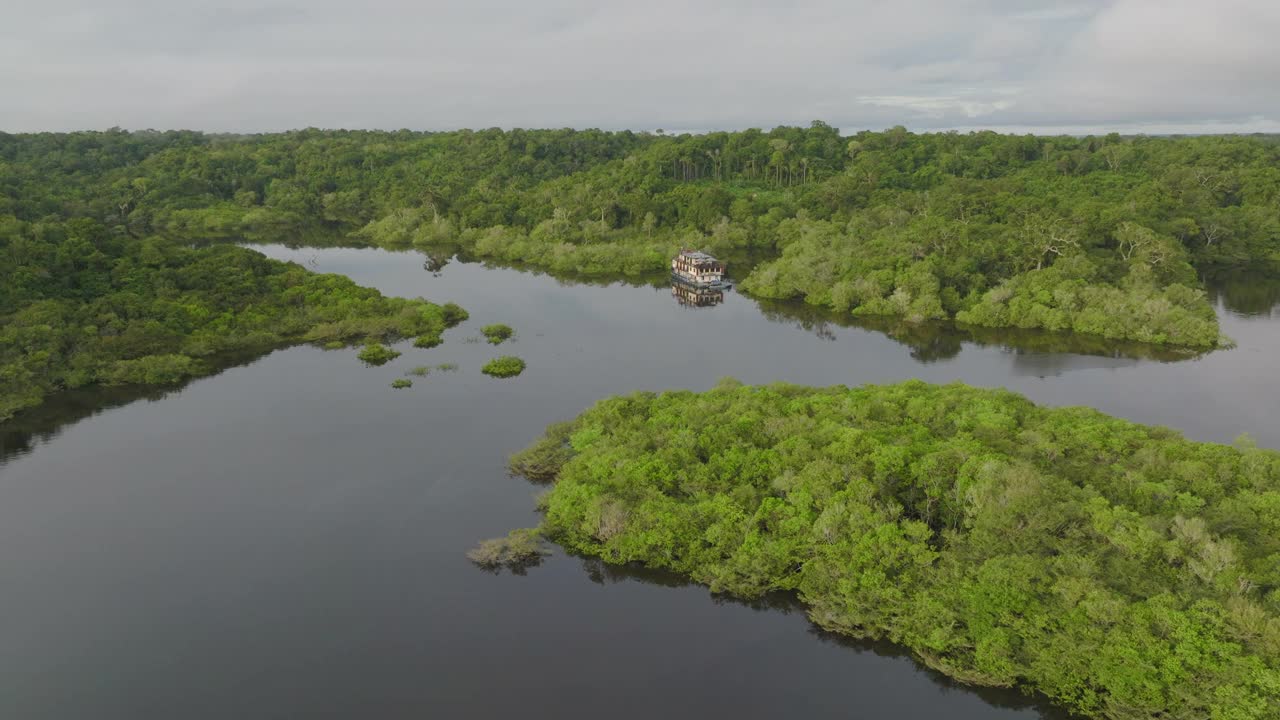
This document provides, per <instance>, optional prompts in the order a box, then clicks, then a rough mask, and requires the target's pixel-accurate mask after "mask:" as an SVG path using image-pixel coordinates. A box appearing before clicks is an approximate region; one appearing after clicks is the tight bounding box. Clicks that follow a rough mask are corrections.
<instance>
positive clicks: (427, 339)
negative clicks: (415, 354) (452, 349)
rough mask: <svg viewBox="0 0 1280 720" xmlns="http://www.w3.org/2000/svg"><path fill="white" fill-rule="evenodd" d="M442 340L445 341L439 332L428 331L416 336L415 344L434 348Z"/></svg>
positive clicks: (419, 346) (415, 345)
mask: <svg viewBox="0 0 1280 720" xmlns="http://www.w3.org/2000/svg"><path fill="white" fill-rule="evenodd" d="M442 342H444V339H443V338H441V337H440V334H439V333H428V334H426V335H419V336H418V337H416V338H414V339H413V346H414V347H416V348H433V347H435V346H437V345H439V344H440V343H442Z"/></svg>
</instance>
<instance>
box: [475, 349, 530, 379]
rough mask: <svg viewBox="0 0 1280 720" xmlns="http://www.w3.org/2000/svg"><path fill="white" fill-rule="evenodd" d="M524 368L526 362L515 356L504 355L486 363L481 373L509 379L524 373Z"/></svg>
mask: <svg viewBox="0 0 1280 720" xmlns="http://www.w3.org/2000/svg"><path fill="white" fill-rule="evenodd" d="M524 367H525V365H524V360H521V359H520V358H518V357H516V356H514V355H502V356H500V357H496V358H494V359H492V360H490V361H489V362H487V363H485V364H484V367H482V368H480V372H483V373H484V374H485V375H492V376H494V377H500V378H507V377H515V376H516V375H519V374H520V373H522V372H524Z"/></svg>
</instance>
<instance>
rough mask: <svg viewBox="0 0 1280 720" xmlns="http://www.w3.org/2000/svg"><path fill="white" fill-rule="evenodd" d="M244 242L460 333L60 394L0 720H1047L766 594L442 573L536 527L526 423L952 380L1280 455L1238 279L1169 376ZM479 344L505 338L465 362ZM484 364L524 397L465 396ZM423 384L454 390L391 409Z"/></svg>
mask: <svg viewBox="0 0 1280 720" xmlns="http://www.w3.org/2000/svg"><path fill="white" fill-rule="evenodd" d="M262 249H263V250H264V252H267V253H268V254H269V255H271V256H272V257H277V258H282V259H293V260H297V261H299V262H302V263H304V264H306V265H307V266H308V267H312V268H314V269H317V270H320V271H329V272H341V273H344V274H347V275H350V276H351V277H353V278H354V279H355V280H356V281H357V282H359V283H361V284H368V285H373V286H376V287H378V288H380V289H381V290H383V291H384V292H387V293H391V294H398V295H408V296H415V295H422V296H425V297H428V298H430V299H433V300H439V301H445V300H453V301H456V302H458V303H460V304H462V305H463V306H464V307H466V308H467V309H468V310H469V311H470V312H471V317H472V319H471V320H470V321H468V322H467V323H465V324H464V325H462V326H460V327H458V328H455V329H452V330H450V331H448V332H447V333H446V335H445V339H446V342H445V344H444V345H443V346H441V347H438V348H433V349H429V350H421V349H415V348H413V347H411V346H410V345H409V344H407V343H405V344H402V345H401V346H399V349H401V350H402V351H403V352H404V355H403V356H402V357H400V358H399V359H398V360H396V361H394V362H392V363H390V364H388V365H386V366H384V367H379V368H368V367H364V366H363V365H362V364H361V363H360V362H359V361H358V360H357V359H356V357H355V351H354V350H344V351H328V352H326V351H323V350H320V349H318V348H314V347H307V346H303V347H295V348H290V349H287V350H281V351H277V352H274V353H271V354H270V355H267V356H266V357H262V358H258V359H251V360H247V361H246V362H245V364H242V365H239V366H235V367H231V368H229V369H227V370H226V371H224V372H222V373H220V374H218V375H216V376H213V377H209V378H205V379H201V380H198V381H196V382H193V383H190V384H189V385H187V386H185V387H183V388H180V389H176V390H172V391H168V392H164V391H159V392H156V391H152V392H150V394H148V395H141V396H140V395H138V394H137V393H136V392H133V391H119V390H116V391H110V392H98V393H79V394H74V395H64V396H62V397H59V398H57V399H55V400H54V401H53V402H52V403H50V404H49V405H48V406H47V407H45V408H44V409H42V410H40V411H38V412H36V413H33V414H31V415H29V416H26V417H24V418H22V419H20V420H19V421H18V422H15V423H11V424H10V425H9V426H8V427H7V428H6V427H0V448H2V453H0V569H2V571H3V572H0V582H2V583H3V586H2V587H0V624H2V630H3V633H2V636H3V637H4V638H5V642H4V643H3V645H0V716H3V717H14V718H73V719H74V718H95V719H104V718H105V719H115V718H121V719H124V718H129V719H133V718H140V717H183V718H197V719H199V718H211V719H212V718H219V719H222V718H227V717H236V718H297V717H307V718H314V717H321V718H323V717H344V718H345V717H353V716H359V717H378V718H424V717H531V718H542V717H555V718H599V717H610V718H648V717H719V716H736V717H772V716H800V717H810V718H828V717H830V718H917V717H919V718H938V717H946V718H949V719H953V720H970V719H973V720H978V719H979V718H981V719H983V720H988V719H994V720H1002V719H1014V718H1026V719H1031V718H1052V717H1056V716H1055V715H1054V714H1053V713H1049V712H1047V711H1045V710H1044V709H1043V708H1042V707H1040V706H1037V705H1035V704H1033V703H1032V702H1031V701H1030V700H1028V699H1025V698H1022V697H1021V696H1019V695H1017V694H1016V693H1010V692H998V691H997V692H988V691H974V690H971V689H968V688H963V687H957V686H954V685H952V684H950V683H948V682H947V681H945V679H943V678H940V677H939V676H938V675H936V674H934V673H931V672H929V671H927V670H924V669H922V668H920V667H919V666H917V665H916V664H915V663H913V662H912V661H911V660H910V659H909V658H907V657H904V656H903V655H901V654H900V653H897V652H895V651H894V649H893V648H891V647H886V646H878V645H869V644H859V643H851V642H848V641H843V640H840V639H837V638H832V637H830V636H827V635H824V634H822V633H818V632H816V631H814V630H813V629H812V628H811V627H810V626H809V624H808V623H807V622H806V620H805V619H804V616H803V613H802V612H801V611H799V610H797V609H796V608H795V607H794V606H793V604H792V603H790V602H789V601H787V600H786V599H785V598H775V599H773V600H772V601H771V602H769V603H766V604H762V605H759V604H758V605H744V604H741V603H735V602H731V601H726V600H724V599H719V598H715V597H712V596H711V595H710V594H709V593H708V592H707V591H706V590H705V589H704V588H701V587H697V586H691V585H686V584H683V583H681V582H679V581H678V580H676V579H674V578H671V577H669V576H665V575H662V574H656V573H646V572H641V571H626V570H619V569H616V568H608V567H604V566H601V565H600V564H599V563H596V562H593V561H590V560H583V559H579V558H575V557H570V556H565V555H564V554H563V553H559V554H557V555H556V556H554V557H553V558H551V559H550V560H549V561H548V562H547V563H545V564H544V565H543V566H541V567H539V568H536V569H534V570H532V571H530V572H529V573H528V574H527V575H526V576H513V575H510V574H501V575H495V574H490V573H486V572H482V571H480V570H478V569H476V568H474V567H473V566H471V565H470V564H469V563H467V562H466V560H465V559H464V557H463V553H464V552H465V550H466V549H467V548H469V547H470V546H472V545H473V544H474V543H475V542H476V541H477V540H478V539H480V538H483V537H489V536H494V535H498V534H502V533H505V532H506V531H507V530H508V529H510V528H513V527H519V526H527V525H531V524H534V523H536V522H537V516H536V515H535V514H534V513H533V512H532V507H533V497H534V495H535V494H536V492H537V488H534V487H532V486H530V485H528V484H526V483H524V482H523V481H520V480H516V479H512V478H508V477H506V475H505V473H504V471H503V463H504V459H505V457H506V455H507V454H508V453H510V452H511V451H513V450H516V449H519V448H520V447H523V446H524V445H525V444H527V443H528V442H529V441H530V440H532V439H533V438H535V437H536V436H537V435H538V434H539V433H540V432H541V430H542V429H543V428H544V427H545V426H546V425H547V424H548V423H551V422H554V421H557V420H564V419H568V418H570V417H573V416H574V415H576V414H577V413H578V412H580V411H581V410H582V409H583V408H584V407H586V406H588V405H589V404H591V403H592V402H594V401H595V400H597V399H599V398H601V397H604V396H606V395H611V394H615V393H619V392H627V391H631V390H662V389H666V388H689V389H693V390H704V389H707V388H709V387H711V386H712V385H714V383H715V382H716V380H717V379H718V378H720V377H723V376H726V375H732V376H734V377H737V378H739V379H741V380H743V381H744V382H748V383H768V382H774V381H788V382H794V383H805V384H816V385H829V384H836V383H843V384H848V385H853V384H861V383H866V382H892V381H897V380H902V379H906V378H912V377H920V378H923V379H926V380H930V381H935V382H950V381H956V380H962V381H965V382H968V383H972V384H975V385H983V386H990V387H997V386H1004V387H1009V388H1011V389H1014V390H1016V391H1019V392H1022V393H1024V394H1026V395H1028V396H1029V397H1031V398H1032V399H1033V400H1036V401H1037V402H1041V403H1048V404H1052V405H1068V404H1083V405H1092V406H1095V407H1098V408H1100V409H1102V410H1104V411H1106V412H1109V413H1113V414H1116V415H1120V416H1124V417H1128V418H1131V419H1134V420H1137V421H1141V422H1147V423H1159V424H1164V425H1169V426H1172V427H1175V428H1178V429H1180V430H1182V431H1184V432H1185V433H1186V434H1187V435H1189V436H1190V437H1192V438H1195V439H1199V440H1211V441H1223V442H1230V441H1231V440H1232V439H1233V438H1235V437H1236V436H1238V435H1240V434H1241V433H1245V432H1249V433H1252V435H1253V437H1254V438H1255V439H1256V440H1257V441H1258V442H1259V443H1260V444H1262V445H1266V446H1270V447H1280V427H1277V425H1276V423H1274V420H1275V417H1276V408H1277V407H1280V386H1278V385H1277V383H1275V382H1274V368H1275V358H1276V357H1277V355H1278V353H1280V313H1277V312H1275V310H1274V308H1275V305H1276V302H1277V301H1278V300H1280V296H1278V294H1277V293H1276V292H1274V287H1275V286H1274V285H1271V286H1265V285H1260V284H1259V283H1258V282H1255V281H1251V280H1245V281H1241V282H1238V283H1236V284H1233V283H1232V282H1231V281H1229V280H1221V281H1216V282H1218V288H1219V289H1218V292H1217V294H1216V295H1215V302H1216V303H1217V304H1218V307H1219V312H1220V315H1221V317H1222V321H1223V329H1224V331H1225V332H1226V333H1227V334H1229V335H1231V336H1232V337H1234V338H1235V339H1236V340H1237V342H1238V343H1239V346H1238V347H1237V348H1236V349H1234V350H1230V351H1223V352H1215V353H1210V354H1208V355H1205V356H1202V357H1198V358H1191V359H1187V358H1185V357H1184V356H1178V355H1169V354H1167V353H1162V352H1159V351H1154V350H1151V349H1149V348H1147V349H1143V348H1140V347H1131V348H1122V349H1121V350H1120V351H1115V350H1107V349H1106V347H1105V346H1099V345H1097V344H1096V343H1095V344H1090V343H1087V342H1086V343H1081V344H1078V345H1077V347H1076V350H1077V351H1075V352H1063V351H1062V350H1063V348H1067V347H1072V346H1071V344H1070V343H1068V344H1066V345H1064V344H1063V341H1062V339H1061V338H1053V337H1049V336H1043V335H1041V336H1031V335H1026V334H1022V335H1016V334H1015V335H1010V334H1007V333H990V332H987V333H978V334H974V333H966V332H960V331H955V330H951V329H947V328H910V327H903V326H900V325H894V324H892V323H890V324H883V323H882V324H880V325H877V326H875V327H857V326H852V325H851V324H849V323H846V321H845V320H841V319H837V318H834V317H832V316H830V315H826V314H823V313H818V312H814V311H812V310H810V309H806V308H803V307H800V308H797V307H794V306H787V305H764V306H762V305H760V304H758V303H756V302H754V301H752V300H751V299H749V298H746V297H743V296H741V295H738V294H737V293H735V292H728V293H725V295H724V297H723V299H722V300H719V301H717V302H714V303H709V302H701V303H700V302H694V303H682V302H680V300H681V298H680V297H679V295H678V294H673V292H672V290H671V288H670V287H667V286H657V287H654V286H649V285H643V284H642V285H628V284H623V283H614V284H612V285H608V286H603V285H582V284H569V283H561V282H558V281H557V280H555V279H553V278H550V277H547V276H544V275H535V274H531V273H527V272H520V271H516V270H511V269H500V268H485V267H483V266H481V265H479V264H474V263H460V262H457V261H452V262H447V263H443V264H442V259H441V258H436V260H435V262H428V265H429V267H427V268H424V266H423V258H422V256H420V255H416V254H412V253H404V254H395V253H388V252H384V251H379V250H359V249H328V250H315V249H300V250H293V249H289V248H286V247H283V246H267V247H264V248H262ZM1268 288H1270V289H1268ZM1268 303H1270V304H1269V305H1268ZM495 322H503V323H507V324H509V325H511V326H513V327H514V328H516V330H517V333H518V338H517V340H516V341H515V342H514V343H512V344H511V345H510V346H507V345H504V346H502V347H501V348H496V349H495V348H493V347H491V346H489V345H486V344H484V343H482V342H468V341H467V338H475V337H478V335H479V331H478V328H479V327H480V326H481V325H485V324H489V323H495ZM842 323H843V324H842ZM508 352H510V353H513V354H517V355H520V356H521V357H523V358H524V359H525V360H526V361H528V364H529V367H528V369H527V370H526V371H525V373H524V374H523V375H522V376H520V377H518V378H513V379H507V380H498V379H493V378H489V377H486V376H484V375H482V374H481V373H480V371H479V367H480V365H481V364H483V362H484V361H485V360H487V359H488V358H490V357H492V356H494V355H497V354H504V353H508ZM442 362H456V363H458V365H459V366H460V369H459V370H458V371H457V372H454V373H436V372H433V373H432V374H431V375H429V376H428V377H426V378H421V379H418V378H415V384H414V387H413V388H410V389H407V390H392V389H391V388H390V387H389V383H390V382H391V381H392V380H393V379H395V378H397V377H400V376H401V375H402V374H403V373H404V372H405V370H407V369H408V368H410V367H413V366H415V365H422V364H431V365H434V364H437V363H442Z"/></svg>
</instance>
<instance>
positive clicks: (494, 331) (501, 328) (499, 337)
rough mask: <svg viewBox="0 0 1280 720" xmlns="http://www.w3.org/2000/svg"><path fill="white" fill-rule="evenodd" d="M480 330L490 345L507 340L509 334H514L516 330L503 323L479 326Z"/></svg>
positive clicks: (509, 337)
mask: <svg viewBox="0 0 1280 720" xmlns="http://www.w3.org/2000/svg"><path fill="white" fill-rule="evenodd" d="M480 332H481V333H482V334H483V335H484V337H485V339H486V340H488V341H489V344H490V345H501V344H502V343H503V341H504V340H509V339H511V336H513V335H515V334H516V331H515V330H512V329H511V326H510V325H503V324H501V323H496V324H493V325H485V326H484V327H482V328H480Z"/></svg>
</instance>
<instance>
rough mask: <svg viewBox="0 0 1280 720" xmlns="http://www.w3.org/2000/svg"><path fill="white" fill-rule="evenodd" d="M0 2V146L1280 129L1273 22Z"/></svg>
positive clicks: (1068, 12)
mask: <svg viewBox="0 0 1280 720" xmlns="http://www.w3.org/2000/svg"><path fill="white" fill-rule="evenodd" d="M5 4H6V5H7V6H8V7H6V8H5V10H4V12H3V21H2V23H0V130H7V131H33V130H71V129H85V128H97V129H102V128H107V127H111V126H121V127H125V128H129V129H141V128H161V129H168V128H191V129H199V130H213V131H268V130H283V129H289V128H297V127H307V126H315V127H347V128H387V129H396V128H402V127H407V128H412V129H449V128H460V127H472V128H482V127H493V126H498V127H514V126H518V127H564V126H570V127H580V128H581V127H603V128H611V129H613V128H633V129H657V128H665V129H667V130H669V131H670V130H707V129H722V128H723V129H736V128H744V127H766V128H767V127H772V126H774V125H778V124H807V123H808V122H809V121H810V120H814V119H821V120H824V121H826V122H828V123H830V124H832V125H834V126H836V127H840V128H846V129H862V128H873V129H880V128H884V127H887V126H891V125H897V124H901V125H906V126H907V127H909V128H911V129H913V130H926V129H941V128H957V129H969V128H986V127H989V128H995V129H1001V130H1009V131H1016V132H1025V131H1030V132H1058V131H1066V132H1107V131H1110V130H1116V131H1120V132H1149V133H1160V132H1224V131H1245V132H1251V131H1280V0H1109V1H1107V0H1082V1H1080V2H1074V1H1072V0H1064V1H1063V2H1032V1H1030V0H1021V1H1020V0H987V1H980V0H891V1H890V0H880V1H870V0H740V1H738V2H729V1H728V0H705V1H699V0H685V1H684V2H668V1H667V0H635V1H632V2H587V1H586V0H519V1H516V0H504V1H498V0H470V1H469V2H432V1H431V0H418V1H416V2H414V1H408V0H403V1H402V0H349V1H341V2H340V1H339V0H208V1H207V2H198V3H196V2H190V1H189V0H28V1H27V2H20V1H19V0H8V1H7V2H6V3H5Z"/></svg>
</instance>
